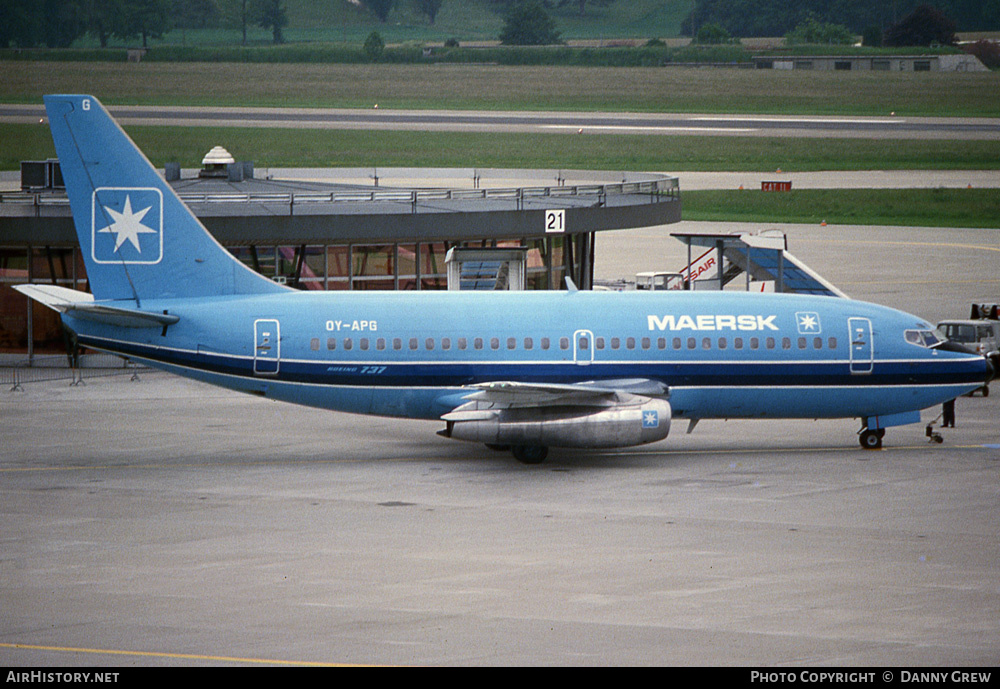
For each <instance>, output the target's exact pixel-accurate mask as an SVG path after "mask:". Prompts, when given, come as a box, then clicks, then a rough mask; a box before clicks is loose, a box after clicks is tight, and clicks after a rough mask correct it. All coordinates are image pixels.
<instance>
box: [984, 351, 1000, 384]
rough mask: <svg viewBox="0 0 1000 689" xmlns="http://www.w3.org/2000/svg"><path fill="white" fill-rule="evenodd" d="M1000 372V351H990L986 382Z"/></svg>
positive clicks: (987, 361)
mask: <svg viewBox="0 0 1000 689" xmlns="http://www.w3.org/2000/svg"><path fill="white" fill-rule="evenodd" d="M998 373H1000V351H996V352H990V353H989V354H987V355H986V382H987V383H989V382H990V381H991V380H993V379H994V378H996V377H997V374H998Z"/></svg>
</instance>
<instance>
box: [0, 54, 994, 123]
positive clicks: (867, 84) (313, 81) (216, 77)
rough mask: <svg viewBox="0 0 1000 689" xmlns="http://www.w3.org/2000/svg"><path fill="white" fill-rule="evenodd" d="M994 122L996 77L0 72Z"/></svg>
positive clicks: (73, 67) (128, 90) (125, 85)
mask: <svg viewBox="0 0 1000 689" xmlns="http://www.w3.org/2000/svg"><path fill="white" fill-rule="evenodd" d="M56 92H63V93H65V92H71V93H80V92H85V93H93V94H94V95H96V96H98V97H99V98H101V100H102V101H104V102H105V103H109V104H115V103H130V104H182V105H206V104H212V105H230V106H240V105H247V106H262V105H271V106H299V107H365V108H367V107H371V106H372V105H373V104H375V103H378V104H379V106H380V107H390V108H446V109H485V110H563V111H565V110H584V111H587V110H590V111H593V110H609V111H631V112H706V113H773V114H832V115H888V114H889V113H891V112H895V113H896V114H897V115H899V116H917V115H923V116H940V117H949V116H966V117H972V116H984V117H995V116H1000V73H997V72H985V73H942V72H925V73H877V72H868V73H864V72H814V73H809V72H801V71H799V72H795V71H787V72H786V71H781V70H741V69H689V68H677V67H673V68H652V67H645V68H644V67H632V68H607V67H500V66H491V65H341V64H297V65H296V64H232V63H228V64H216V63H141V64H127V63H104V62H99V63H77V62H0V101H3V102H7V103H38V102H40V101H41V96H42V95H43V94H45V93H56Z"/></svg>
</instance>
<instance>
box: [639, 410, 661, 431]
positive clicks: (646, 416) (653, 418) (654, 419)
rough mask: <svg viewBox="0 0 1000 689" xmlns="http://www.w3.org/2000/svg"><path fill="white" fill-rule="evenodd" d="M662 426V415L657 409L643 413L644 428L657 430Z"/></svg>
mask: <svg viewBox="0 0 1000 689" xmlns="http://www.w3.org/2000/svg"><path fill="white" fill-rule="evenodd" d="M659 425H660V415H659V414H658V413H657V412H656V410H655V409H650V410H648V411H644V412H643V413H642V427H643V428H656V427H657V426H659Z"/></svg>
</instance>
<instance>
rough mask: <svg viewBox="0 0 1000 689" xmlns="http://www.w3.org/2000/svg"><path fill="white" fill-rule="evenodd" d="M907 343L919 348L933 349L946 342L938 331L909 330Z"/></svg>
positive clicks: (906, 333)
mask: <svg viewBox="0 0 1000 689" xmlns="http://www.w3.org/2000/svg"><path fill="white" fill-rule="evenodd" d="M904 334H905V336H906V341H907V342H909V343H910V344H914V345H917V346H918V347H927V348H928V349H933V348H934V347H937V346H938V345H939V344H941V343H942V342H944V341H945V338H944V337H943V336H942V335H941V333H939V332H938V331H936V330H907V331H906V332H905V333H904Z"/></svg>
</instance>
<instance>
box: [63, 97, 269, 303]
mask: <svg viewBox="0 0 1000 689" xmlns="http://www.w3.org/2000/svg"><path fill="white" fill-rule="evenodd" d="M45 109H46V111H47V113H48V116H49V127H50V128H51V130H52V139H53V141H54V142H55V146H56V154H57V156H58V157H59V164H60V167H61V169H62V175H63V180H64V181H65V183H66V192H67V194H68V195H69V201H70V206H71V208H72V211H73V222H74V223H75V225H76V233H77V236H78V237H79V240H80V248H81V251H82V253H83V257H84V260H85V262H86V265H87V277H88V278H89V281H90V289H91V291H92V292H93V294H94V297H95V298H96V299H99V300H104V299H128V300H135V301H137V302H139V303H140V304H141V301H142V300H143V299H153V298H163V297H167V298H169V297H205V296H217V295H230V294H264V293H270V292H279V291H283V290H285V289H286V288H285V287H282V286H280V285H277V284H275V283H273V282H271V281H270V280H268V279H267V278H265V277H263V276H262V275H259V274H257V273H255V272H253V271H252V270H250V268H248V267H247V266H245V265H243V264H242V263H240V261H238V260H237V259H236V258H234V257H233V256H232V255H231V254H230V253H229V252H227V251H226V250H225V249H224V248H223V247H222V246H221V245H220V244H219V243H218V242H217V241H216V240H215V238H214V237H212V235H210V234H209V233H208V231H207V230H206V229H205V227H204V226H203V225H202V224H201V222H200V221H199V220H198V218H196V217H195V215H194V214H193V213H192V212H191V211H190V210H189V209H188V207H187V206H185V205H184V202H183V201H181V200H180V198H178V196H177V194H176V193H174V190H173V189H172V188H171V187H170V185H168V184H167V183H166V181H165V180H164V179H163V178H162V177H161V176H160V175H159V173H157V171H156V169H155V168H154V167H153V165H152V164H151V163H150V162H149V160H148V159H147V158H146V156H145V155H143V153H142V151H140V150H139V148H138V147H137V146H136V145H135V143H133V142H132V140H131V139H130V138H129V137H128V135H127V134H126V133H125V132H124V131H123V130H122V129H121V127H119V126H118V124H117V123H116V122H115V121H114V120H113V119H112V118H111V115H110V114H109V113H108V111H107V110H106V109H105V108H104V106H103V105H101V103H100V102H99V101H98V100H97V99H96V98H94V97H93V96H86V95H58V96H45Z"/></svg>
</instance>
